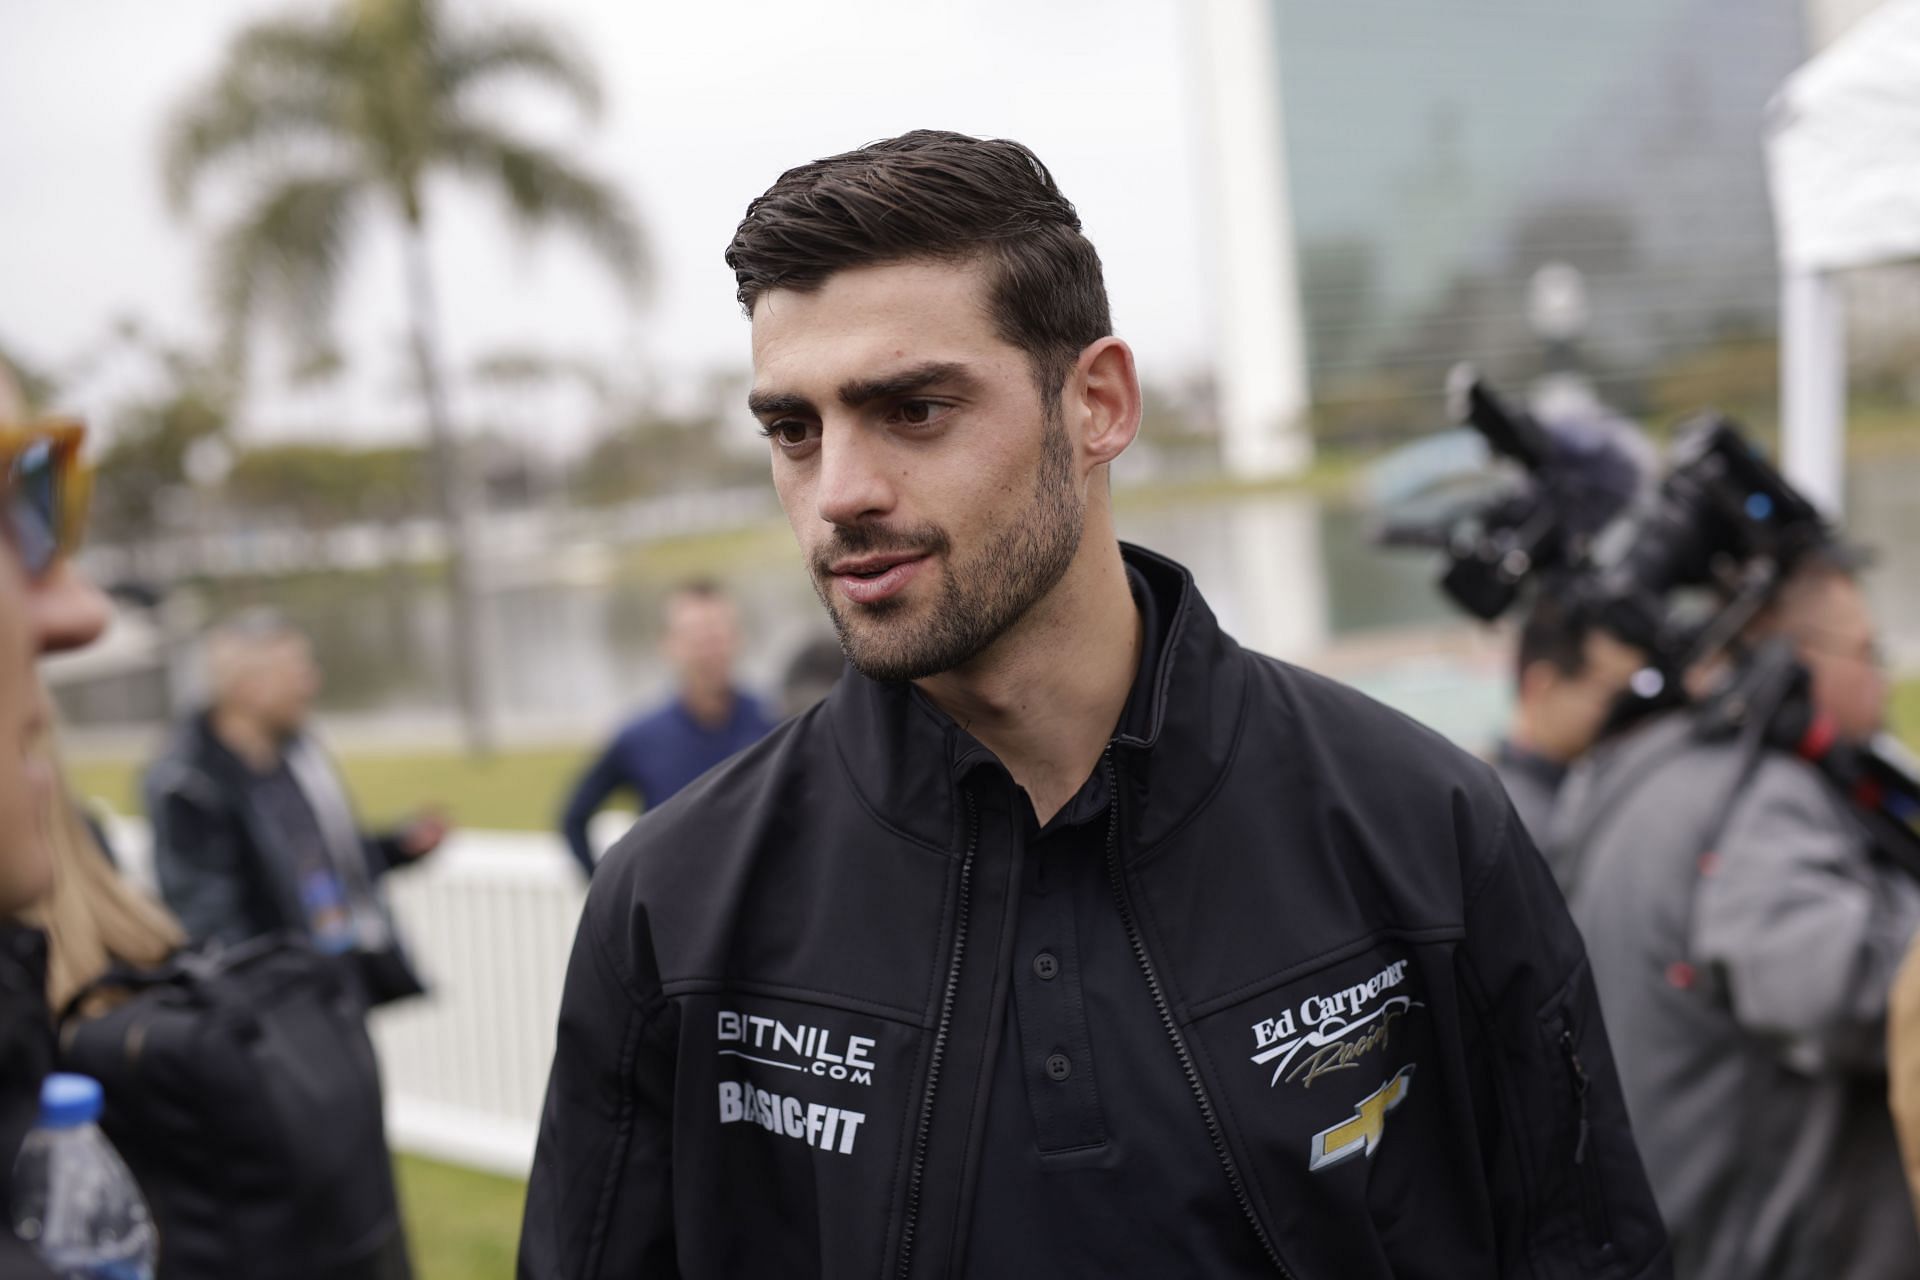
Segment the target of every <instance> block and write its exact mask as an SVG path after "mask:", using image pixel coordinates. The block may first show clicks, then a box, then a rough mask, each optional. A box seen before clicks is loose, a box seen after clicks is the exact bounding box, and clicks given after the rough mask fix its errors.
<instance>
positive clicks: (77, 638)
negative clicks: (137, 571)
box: [27, 558, 113, 653]
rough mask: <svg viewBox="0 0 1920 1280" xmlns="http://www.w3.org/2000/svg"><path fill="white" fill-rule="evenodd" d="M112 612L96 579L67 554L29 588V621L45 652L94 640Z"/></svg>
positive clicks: (59, 650)
mask: <svg viewBox="0 0 1920 1280" xmlns="http://www.w3.org/2000/svg"><path fill="white" fill-rule="evenodd" d="M112 613H113V610H112V606H110V605H109V604H108V603H107V597H106V595H105V594H104V593H103V592H102V591H101V590H100V588H99V587H96V586H95V585H94V584H93V579H91V578H89V577H88V576H87V575H86V574H85V573H83V572H81V571H80V570H79V569H78V568H77V567H75V565H74V564H73V562H72V561H70V560H67V559H64V558H62V559H60V560H57V561H55V562H54V564H53V566H52V567H51V568H50V569H48V570H47V573H46V576H45V577H43V578H41V579H40V580H39V581H38V582H36V583H34V584H33V585H32V587H31V588H29V589H28V593H27V616H28V622H29V624H30V625H31V626H32V629H33V639H34V644H35V645H36V646H37V647H38V649H39V651H40V652H41V653H64V652H65V651H66V650H68V649H78V648H81V647H82V646H84V645H89V644H92V643H93V642H94V641H95V640H96V639H98V638H99V636H100V633H101V632H102V631H105V630H106V629H107V621H108V619H109V618H110V617H111V616H112Z"/></svg>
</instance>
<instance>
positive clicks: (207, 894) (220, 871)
mask: <svg viewBox="0 0 1920 1280" xmlns="http://www.w3.org/2000/svg"><path fill="white" fill-rule="evenodd" d="M145 790H146V802H147V816H148V819H149V821H150V822H151V823H152V826H153V871H154V878H155V879H156V880H158V881H159V885H160V896H161V898H162V899H164V900H165V902H166V904H167V909H168V910H170V911H172V912H173V914H174V915H175V916H176V917H177V918H178V919H179V921H180V927H181V928H182V929H185V930H186V932H187V936H188V937H190V938H192V939H193V940H194V941H195V942H207V941H219V942H226V943H238V942H244V941H246V940H247V939H248V938H249V937H251V936H252V935H253V933H254V932H255V930H254V928H253V922H252V921H251V920H249V919H248V913H247V880H246V871H245V868H244V865H243V861H242V854H243V853H244V850H242V848H241V847H240V843H241V838H242V837H241V835H240V831H239V826H238V823H237V822H236V821H235V819H234V817H233V815H232V813H231V812H229V811H228V810H227V808H226V807H225V805H223V804H221V803H219V801H218V799H217V798H216V797H215V796H214V795H212V794H211V784H210V783H208V782H207V781H206V780H205V779H204V778H202V777H200V776H199V775H198V774H196V773H194V772H193V771H192V770H191V769H188V768H186V767H185V766H182V765H179V764H177V763H174V762H172V761H162V762H161V763H159V764H157V765H155V766H154V768H153V769H152V771H150V772H149V773H148V775H147V779H146V788H145Z"/></svg>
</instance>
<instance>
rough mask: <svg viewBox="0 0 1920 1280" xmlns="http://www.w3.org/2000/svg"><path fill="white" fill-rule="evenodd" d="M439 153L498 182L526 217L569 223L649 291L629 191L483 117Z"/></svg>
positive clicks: (530, 222)
mask: <svg viewBox="0 0 1920 1280" xmlns="http://www.w3.org/2000/svg"><path fill="white" fill-rule="evenodd" d="M435 151H436V153H437V158H439V159H441V160H443V161H445V162H446V163H448V164H449V165H451V166H452V167H453V168H454V169H456V170H458V171H459V172H461V173H462V174H464V175H465V176H466V177H468V178H470V179H473V180H475V181H477V182H479V183H480V184H481V185H483V186H488V187H491V188H492V189H493V190H495V191H496V192H497V193H498V194H499V195H500V196H501V197H502V198H503V199H504V200H505V201H506V203H507V208H508V209H509V210H510V211H511V212H512V213H513V215H514V218H515V219H516V220H517V221H518V222H520V223H521V225H523V226H525V227H528V228H546V227H552V228H555V229H558V230H563V231H569V232H572V233H573V234H575V235H577V236H579V237H580V238H581V239H582V240H584V241H585V242H586V243H587V245H588V246H589V247H591V248H592V249H593V250H594V252H595V253H597V254H598V255H599V256H600V257H601V258H602V259H604V260H605V261H606V263H607V264H608V265H609V266H611V267H613V269H614V270H615V272H616V273H617V274H618V275H619V277H620V279H621V281H622V283H624V284H625V285H627V286H628V287H629V288H631V289H633V290H635V291H636V292H644V291H645V289H646V287H647V285H648V283H649V275H650V272H649V267H648V260H647V249H646V242H645V240H644V238H643V236H642V235H641V232H640V225H639V222H638V221H637V220H636V219H635V218H634V215H633V211H632V209H631V208H630V206H629V205H628V203H627V200H626V197H625V196H624V195H622V194H621V193H620V191H619V190H618V189H616V188H615V187H613V186H611V185H609V184H607V183H604V182H602V181H600V180H599V179H598V178H595V177H593V176H592V175H590V174H588V173H586V172H585V171H583V170H581V169H578V168H575V167H574V166H573V165H572V164H571V163H570V162H569V161H567V160H566V159H565V158H564V157H562V156H560V155H557V154H555V153H554V152H552V151H548V150H546V149H544V148H541V147H538V146H534V145H532V144H530V143H526V142H522V141H520V140H519V139H517V138H513V137H510V136H508V135H506V134H504V133H500V132H498V131H496V130H493V129H489V128H486V127H483V126H479V125H473V124H467V125H452V126H448V127H446V128H444V129H443V130H442V131H441V134H440V137H439V138H438V139H437V145H436V147H435Z"/></svg>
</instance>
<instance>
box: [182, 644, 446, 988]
mask: <svg viewBox="0 0 1920 1280" xmlns="http://www.w3.org/2000/svg"><path fill="white" fill-rule="evenodd" d="M206 648H207V667H208V677H209V683H210V686H211V692H212V701H211V704H210V705H209V706H208V707H207V708H205V709H204V710H201V711H197V712H195V713H193V714H191V715H189V716H188V717H186V719H185V720H184V721H182V722H181V723H180V725H179V726H177V728H176V730H175V732H174V734H173V735H172V737H171V739H170V740H169V742H168V743H167V745H166V747H165V748H164V749H163V751H162V753H161V754H160V756H159V758H157V759H156V760H155V761H154V762H153V763H152V765H151V766H149V768H148V769H147V772H146V778H145V785H144V790H145V796H146V808H147V814H148V816H149V818H150V819H151V821H152V823H153V860H154V871H155V875H156V877H157V878H158V880H159V883H160V892H161V894H162V896H163V897H164V898H165V899H166V903H167V905H168V907H170V908H171V909H172V911H173V913H174V914H175V915H176V916H177V917H179V920H180V923H181V924H182V925H183V926H184V927H185V928H186V931H187V933H188V935H189V936H190V937H191V938H192V939H193V940H194V941H195V942H206V941H211V940H218V941H221V942H226V943H237V942H244V941H246V940H247V939H249V938H255V937H259V936H261V935H262V934H269V933H276V932H279V931H282V930H291V931H293V932H295V933H299V934H303V935H305V936H306V937H308V938H310V939H311V940H312V941H313V943H314V945H315V946H317V947H318V948H319V949H320V950H322V951H325V952H329V953H332V954H337V955H342V956H345V957H347V958H348V959H349V960H350V961H351V962H352V967H353V969H354V970H355V972H356V974H357V975H358V978H359V980H360V982H361V984H362V986H363V989H364V991H365V994H366V996H367V999H368V1000H369V1002H370V1003H373V1004H381V1003H385V1002H386V1001H389V1000H395V999H399V998H402V997H405V996H410V995H418V994H419V993H420V992H421V990H422V987H421V985H420V982H419V979H418V977H417V975H415V974H414V972H413V969H412V966H411V964H410V963H409V962H408V960H407V957H406V952H405V950H404V948H403V947H402V946H401V943H400V938H399V935H398V933H397V931H396V929H395V926H394V922H393V917H392V914H391V913H390V911H389V910H388V908H387V905H386V902H385V900H384V897H383V895H382V893H381V890H380V884H379V881H380V878H381V877H382V876H384V875H386V874H387V873H388V872H389V871H392V870H394V869H396V868H400V867H406V866H410V865H412V864H414V863H416V862H418V861H419V860H420V859H421V858H423V857H425V856H426V855H428V854H430V853H432V852H433V851H434V850H435V849H436V848H438V847H439V845H440V843H441V841H442V840H443V839H445V837H446V834H447V824H446V822H445V821H444V819H442V818H441V817H439V816H438V815H437V814H427V815H425V816H422V817H419V818H416V819H415V820H413V821H411V822H409V823H407V824H405V825H404V826H402V827H401V828H399V829H398V830H396V831H393V832H390V833H385V834H380V835H374V836H367V835H363V834H362V832H361V830H360V827H359V822H358V819H357V817H356V816H355V814H354V812H353V806H352V803H351V801H350V800H349V798H348V796H347V791H346V787H345V785H344V783H343V782H342V781H341V779H340V776H339V774H338V773H337V772H336V770H335V769H334V766H333V763H332V761H331V760H329V759H328V758H327V756H326V754H325V752H323V751H322V750H321V748H320V746H319V744H318V743H317V742H316V741H315V740H314V739H313V737H312V736H311V734H310V733H309V732H308V721H309V717H310V715H311V713H312V709H313V702H314V699H315V697H317V696H318V694H319V691H320V670H319V667H318V666H317V665H316V664H315V662H314V659H313V651H312V648H311V646H310V645H309V644H308V642H307V638H306V637H305V636H304V635H302V634H301V633H300V632H299V631H298V630H297V629H296V628H294V627H293V626H292V625H291V624H290V623H288V622H287V621H286V620H285V619H284V618H282V617H281V616H279V615H278V614H275V613H272V612H270V611H266V610H256V611H253V612H250V613H246V614H242V615H240V616H238V617H236V618H234V619H232V620H230V621H228V622H225V623H223V624H221V625H220V626H218V627H216V628H214V629H213V631H212V632H210V633H209V635H208V636H207V646H206Z"/></svg>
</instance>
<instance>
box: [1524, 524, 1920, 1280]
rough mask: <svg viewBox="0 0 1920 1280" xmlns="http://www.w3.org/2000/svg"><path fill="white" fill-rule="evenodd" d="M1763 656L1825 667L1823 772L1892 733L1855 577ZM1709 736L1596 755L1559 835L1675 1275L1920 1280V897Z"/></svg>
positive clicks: (1671, 738) (1813, 784)
mask: <svg viewBox="0 0 1920 1280" xmlns="http://www.w3.org/2000/svg"><path fill="white" fill-rule="evenodd" d="M1747 639H1748V641H1749V642H1750V643H1751V644H1752V645H1754V646H1759V645H1764V644H1766V643H1767V642H1769V641H1783V642H1785V643H1787V644H1790V645H1791V647H1792V652H1793V654H1794V655H1795V656H1796V657H1797V659H1798V661H1799V663H1800V664H1801V665H1802V666H1803V667H1804V668H1805V669H1806V674H1807V677H1808V681H1807V687H1806V696H1807V697H1808V699H1809V700H1810V703H1811V711H1812V713H1813V718H1812V724H1813V728H1812V729H1811V730H1810V731H1809V732H1808V734H1807V735H1806V738H1805V740H1804V742H1803V748H1802V749H1803V751H1814V750H1817V749H1818V748H1819V747H1820V746H1821V744H1823V743H1832V742H1835V741H1838V742H1841V743H1860V742H1864V741H1866V740H1868V739H1870V738H1872V737H1873V736H1874V735H1875V734H1876V733H1878V732H1879V731H1880V729H1881V728H1882V723H1883V717H1884V714H1885V708H1886V700H1887V693H1888V683H1887V680H1886V676H1885V672H1884V670H1883V667H1882V663H1881V658H1880V653H1879V648H1878V644H1877V641H1876V639H1875V634H1874V625H1873V619H1872V616H1871V614H1870V613H1869V612H1868V609H1867V603H1866V597H1865V595H1864V594H1863V593H1862V591H1861V589H1860V586H1859V583H1858V582H1857V581H1856V580H1855V578H1854V571H1853V569H1852V568H1851V567H1850V564H1849V562H1848V557H1846V556H1845V555H1842V554H1834V553H1827V552H1816V553H1813V554H1811V555H1810V556H1809V557H1808V558H1806V559H1805V560H1804V561H1803V562H1802V563H1801V564H1800V565H1799V567H1797V568H1796V569H1795V571H1794V572H1793V574H1792V576H1791V577H1789V579H1788V580H1787V582H1786V583H1785V584H1784V586H1783V588H1782V590H1781V591H1780V592H1779V594H1778V596H1777V598H1776V599H1775V600H1774V602H1773V603H1772V606H1771V607H1770V608H1769V609H1768V610H1767V612H1766V613H1765V615H1764V616H1763V617H1762V618H1761V619H1760V620H1759V621H1758V623H1757V624H1756V625H1755V626H1754V627H1753V628H1752V630H1751V634H1750V635H1749V636H1748V637H1747ZM1740 669H1741V668H1737V667H1736V668H1733V669H1732V670H1731V671H1730V672H1729V673H1728V674H1732V672H1737V671H1738V670H1740ZM1736 688H1743V686H1736ZM1738 696H1740V697H1741V698H1742V699H1743V700H1744V699H1745V698H1746V695H1745V693H1744V692H1742V693H1741V694H1739V695H1738ZM1756 704H1757V700H1756ZM1762 719H1764V717H1755V716H1751V715H1749V716H1747V717H1746V720H1747V721H1748V722H1750V723H1751V724H1752V725H1753V726H1754V727H1753V728H1752V729H1751V730H1750V734H1751V735H1759V734H1760V733H1761V732H1762V730H1764V727H1765V726H1764V724H1762V723H1761V720H1762ZM1707 723H1710V721H1709V720H1708V719H1707V718H1706V717H1704V716H1703V715H1699V714H1675V715H1671V716H1666V717H1663V718H1660V719H1657V720H1654V721H1652V722H1650V723H1648V724H1647V725H1645V726H1643V727H1641V728H1639V729H1636V730H1635V731H1634V732H1633V733H1632V734H1630V735H1628V736H1627V737H1624V738H1622V739H1619V740H1616V741H1612V742H1609V743H1607V744H1605V745H1603V746H1602V747H1600V748H1599V749H1597V750H1595V751H1594V752H1593V753H1592V754H1591V755H1590V756H1589V757H1588V758H1587V759H1586V760H1585V761H1583V762H1582V763H1581V764H1580V765H1579V766H1578V767H1577V768H1576V769H1575V770H1574V772H1573V774H1572V775H1571V776H1570V777H1569V779H1568V782H1567V785H1566V787H1565V789H1564V790H1563V792H1562V797H1561V805H1560V811H1559V812H1558V813H1557V814H1556V815H1555V818H1554V835H1553V840H1554V842H1555V843H1556V844H1562V845H1564V846H1565V849H1566V853H1567V859H1566V861H1565V863H1564V865H1565V866H1566V867H1567V868H1568V870H1569V880H1568V887H1567V897H1568V901H1569V903H1570V905H1571V908H1572V911H1573V916H1574V919H1575V920H1577V921H1578V922H1579V924H1580V928H1581V931H1582V933H1583V934H1585V936H1586V939H1587V945H1588V948H1589V950H1590V952H1591V955H1592V966H1593V973H1594V979H1595V981H1596V982H1597V983H1598V985H1599V989H1600V995H1601V999H1602V1002H1603V1004H1604V1005H1605V1007H1606V1011H1607V1026H1608V1028H1609V1030H1611V1031H1612V1033H1613V1037H1614V1043H1615V1045H1616V1046H1617V1048H1618V1049H1619V1061H1620V1064H1621V1071H1620V1074H1621V1080H1622V1083H1623V1085H1624V1087H1625V1091H1626V1097H1627V1103H1628V1109H1629V1110H1630V1111H1631V1112H1632V1114H1633V1127H1634V1132H1635V1133H1636V1134H1637V1135H1638V1137H1639V1139H1640V1142H1641V1145H1642V1146H1643V1148H1644V1149H1645V1151H1646V1153H1647V1169H1648V1172H1649V1173H1650V1175H1651V1177H1652V1181H1653V1187H1654V1192H1655V1194H1656V1195H1657V1196H1658V1198H1659V1201H1660V1207H1661V1209H1662V1210H1663V1211H1664V1213H1665V1216H1666V1220H1667V1224H1668V1227H1669V1229H1670V1230H1671V1231H1672V1233H1673V1246H1674V1255H1675V1260H1676V1266H1677V1268H1678V1269H1679V1270H1680V1271H1681V1273H1682V1274H1684V1275H1689V1276H1697V1277H1700V1278H1701V1280H1748V1278H1749V1277H1754V1276H1765V1277H1769V1278H1771V1280H1913V1278H1914V1277H1917V1276H1920V1233H1916V1231H1915V1227H1914V1218H1913V1211H1912V1206H1911V1203H1910V1202H1909V1199H1908V1197H1907V1194H1906V1189H1905V1184H1904V1180H1903V1178H1902V1175H1901V1168H1900V1159H1899V1152H1898V1149H1897V1146H1896V1142H1895V1137H1894V1128H1893V1123H1892V1119H1891V1117H1890V1115H1889V1113H1888V1104H1887V1043H1886V1041H1887V1011H1888V1003H1889V992H1890V990H1891V988H1892V986H1893V981H1894V976H1895V973H1896V972H1897V970H1898V967H1899V965H1900V962H1901V958H1902V956H1903V955H1904V954H1905V953H1906V952H1907V950H1908V949H1909V947H1910V945H1911V943H1912V940H1913V939H1914V938H1915V937H1916V935H1917V933H1920V885H1917V884H1916V883H1915V881H1914V880H1913V879H1912V877H1911V876H1910V875H1909V874H1908V873H1907V872H1904V871H1902V870H1900V869H1898V868H1897V867H1895V866H1894V865H1893V864H1892V863H1891V862H1890V861H1889V860H1888V859H1887V858H1886V857H1885V856H1884V855H1883V854H1881V853H1879V852H1877V851H1876V849H1875V845H1874V839H1873V837H1872V835H1871V834H1870V832H1869V829H1868V828H1867V826H1866V825H1865V824H1864V823H1863V821H1862V820H1861V818H1860V817H1859V816H1858V815H1857V814H1856V812H1855V811H1854V809H1853V808H1852V806H1851V804H1850V803H1849V801H1848V798H1847V797H1846V796H1845V795H1843V794H1842V792H1841V790H1840V788H1839V787H1838V786H1836V785H1835V784H1834V783H1833V782H1831V781H1830V780H1829V779H1828V778H1827V777H1826V775H1825V774H1823V773H1822V772H1821V771H1820V769H1819V768H1817V767H1816V766H1815V765H1813V764H1811V763H1808V761H1807V760H1806V759H1804V758H1802V755H1800V754H1794V753H1791V752H1788V751H1784V750H1778V749H1774V748H1772V747H1770V746H1768V745H1767V743H1766V741H1765V740H1764V739H1761V738H1758V737H1757V736H1749V735H1742V736H1741V737H1739V738H1735V737H1733V736H1731V735H1708V734H1705V733H1703V732H1702V726H1703V725H1705V724H1707Z"/></svg>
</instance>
